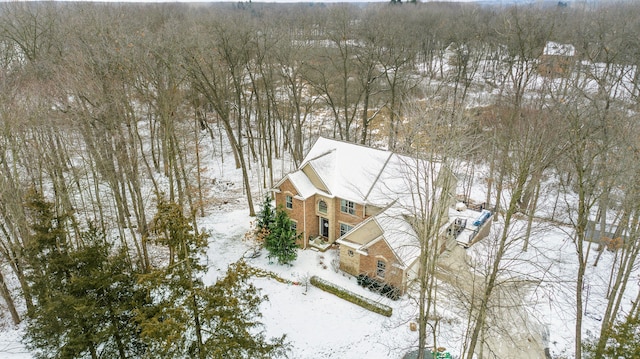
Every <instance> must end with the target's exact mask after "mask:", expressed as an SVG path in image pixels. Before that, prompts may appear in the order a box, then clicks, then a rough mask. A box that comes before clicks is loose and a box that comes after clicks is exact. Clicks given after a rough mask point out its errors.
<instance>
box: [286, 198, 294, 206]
mask: <svg viewBox="0 0 640 359" xmlns="http://www.w3.org/2000/svg"><path fill="white" fill-rule="evenodd" d="M286 203H287V208H289V209H293V196H289V195H287V197H286Z"/></svg>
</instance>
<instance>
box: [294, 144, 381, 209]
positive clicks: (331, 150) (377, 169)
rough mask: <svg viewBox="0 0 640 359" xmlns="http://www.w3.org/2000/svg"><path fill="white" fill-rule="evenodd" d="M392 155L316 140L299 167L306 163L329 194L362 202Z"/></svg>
mask: <svg viewBox="0 0 640 359" xmlns="http://www.w3.org/2000/svg"><path fill="white" fill-rule="evenodd" d="M390 156H393V153H392V152H389V151H384V150H378V149H374V148H370V147H366V146H361V145H357V144H354V143H348V142H342V141H337V140H331V139H328V138H324V137H320V138H318V140H317V141H316V143H315V144H314V145H313V147H311V149H310V150H309V153H308V154H307V156H306V157H305V159H304V161H303V162H302V165H301V166H300V168H303V167H304V166H306V165H307V164H309V165H311V167H312V168H313V169H314V170H315V172H316V173H317V174H318V176H319V177H320V179H321V180H322V181H323V182H324V184H325V185H326V186H327V187H328V192H329V193H331V194H332V195H334V196H336V197H339V198H343V199H346V200H350V201H353V202H357V203H365V200H366V195H367V193H369V192H370V189H371V188H372V187H373V186H374V185H375V184H376V182H377V180H378V178H379V176H380V173H381V172H382V171H383V170H384V167H385V163H386V162H387V160H388V159H389V157H390Z"/></svg>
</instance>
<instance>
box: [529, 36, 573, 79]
mask: <svg viewBox="0 0 640 359" xmlns="http://www.w3.org/2000/svg"><path fill="white" fill-rule="evenodd" d="M575 61H576V48H575V47H574V46H573V45H570V44H559V43H557V42H553V41H549V42H547V43H546V45H545V47H544V50H543V51H542V56H540V59H539V62H538V73H539V74H540V75H542V76H548V77H558V76H565V75H567V74H569V72H570V71H571V69H572V67H573V65H574V64H575Z"/></svg>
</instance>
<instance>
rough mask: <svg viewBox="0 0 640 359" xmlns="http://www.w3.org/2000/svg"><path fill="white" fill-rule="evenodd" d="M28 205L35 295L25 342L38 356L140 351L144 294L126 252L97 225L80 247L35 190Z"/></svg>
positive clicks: (31, 279) (126, 355)
mask: <svg viewBox="0 0 640 359" xmlns="http://www.w3.org/2000/svg"><path fill="white" fill-rule="evenodd" d="M26 207H27V209H28V210H29V211H28V212H29V214H30V216H31V218H30V220H31V221H32V226H31V227H32V230H33V234H32V236H31V238H30V241H29V245H28V246H27V249H28V251H27V255H26V259H27V262H28V264H29V268H30V272H29V275H28V280H29V282H30V284H31V289H32V294H33V297H34V299H35V300H36V305H35V306H34V308H33V310H31V311H30V312H29V313H28V315H29V317H28V320H27V328H26V333H25V338H24V340H25V342H26V344H27V346H28V347H29V348H30V349H31V350H33V351H34V353H35V355H36V357H38V358H81V357H91V358H98V357H113V358H129V357H133V356H138V355H139V354H140V353H141V352H142V351H143V350H144V347H143V345H142V343H141V342H140V341H139V340H138V335H137V333H138V328H137V326H136V325H135V323H134V322H133V321H132V320H131V319H132V318H133V314H134V313H133V310H132V308H134V307H136V306H137V305H138V304H139V303H140V300H141V299H142V298H141V297H140V296H139V295H138V294H139V292H136V284H135V275H134V273H133V271H132V270H131V267H130V265H129V262H128V260H127V256H126V253H125V252H124V251H118V252H116V253H115V254H112V253H111V252H112V247H111V245H109V244H108V242H107V241H106V239H105V237H104V235H103V234H102V233H100V232H99V231H97V230H96V229H95V228H93V227H91V228H90V229H89V230H88V231H87V232H84V233H83V234H82V238H81V243H82V244H83V245H82V247H79V248H73V247H71V246H70V245H69V243H68V242H67V239H66V238H67V236H66V230H65V226H64V221H63V220H61V219H60V218H58V217H56V216H55V215H54V213H53V211H52V208H53V205H52V204H51V203H49V202H46V201H45V200H44V198H43V197H42V196H40V195H39V194H37V193H35V192H33V193H31V195H30V197H29V198H28V200H27V204H26Z"/></svg>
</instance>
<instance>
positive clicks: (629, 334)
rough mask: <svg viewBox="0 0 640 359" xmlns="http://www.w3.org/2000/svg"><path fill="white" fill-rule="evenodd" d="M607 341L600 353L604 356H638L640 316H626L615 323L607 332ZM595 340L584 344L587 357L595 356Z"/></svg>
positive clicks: (639, 354)
mask: <svg viewBox="0 0 640 359" xmlns="http://www.w3.org/2000/svg"><path fill="white" fill-rule="evenodd" d="M608 336H609V341H608V342H607V345H606V347H605V349H604V352H603V353H602V354H603V356H604V357H605V358H640V318H638V317H635V316H628V317H627V318H626V319H625V320H624V321H620V322H618V323H616V324H615V325H614V326H613V327H612V328H611V329H610V331H609V333H608ZM596 346H597V340H595V341H592V342H589V343H587V344H586V345H585V354H586V357H588V358H595V357H597V356H599V355H597V354H596V353H595V352H596Z"/></svg>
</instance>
